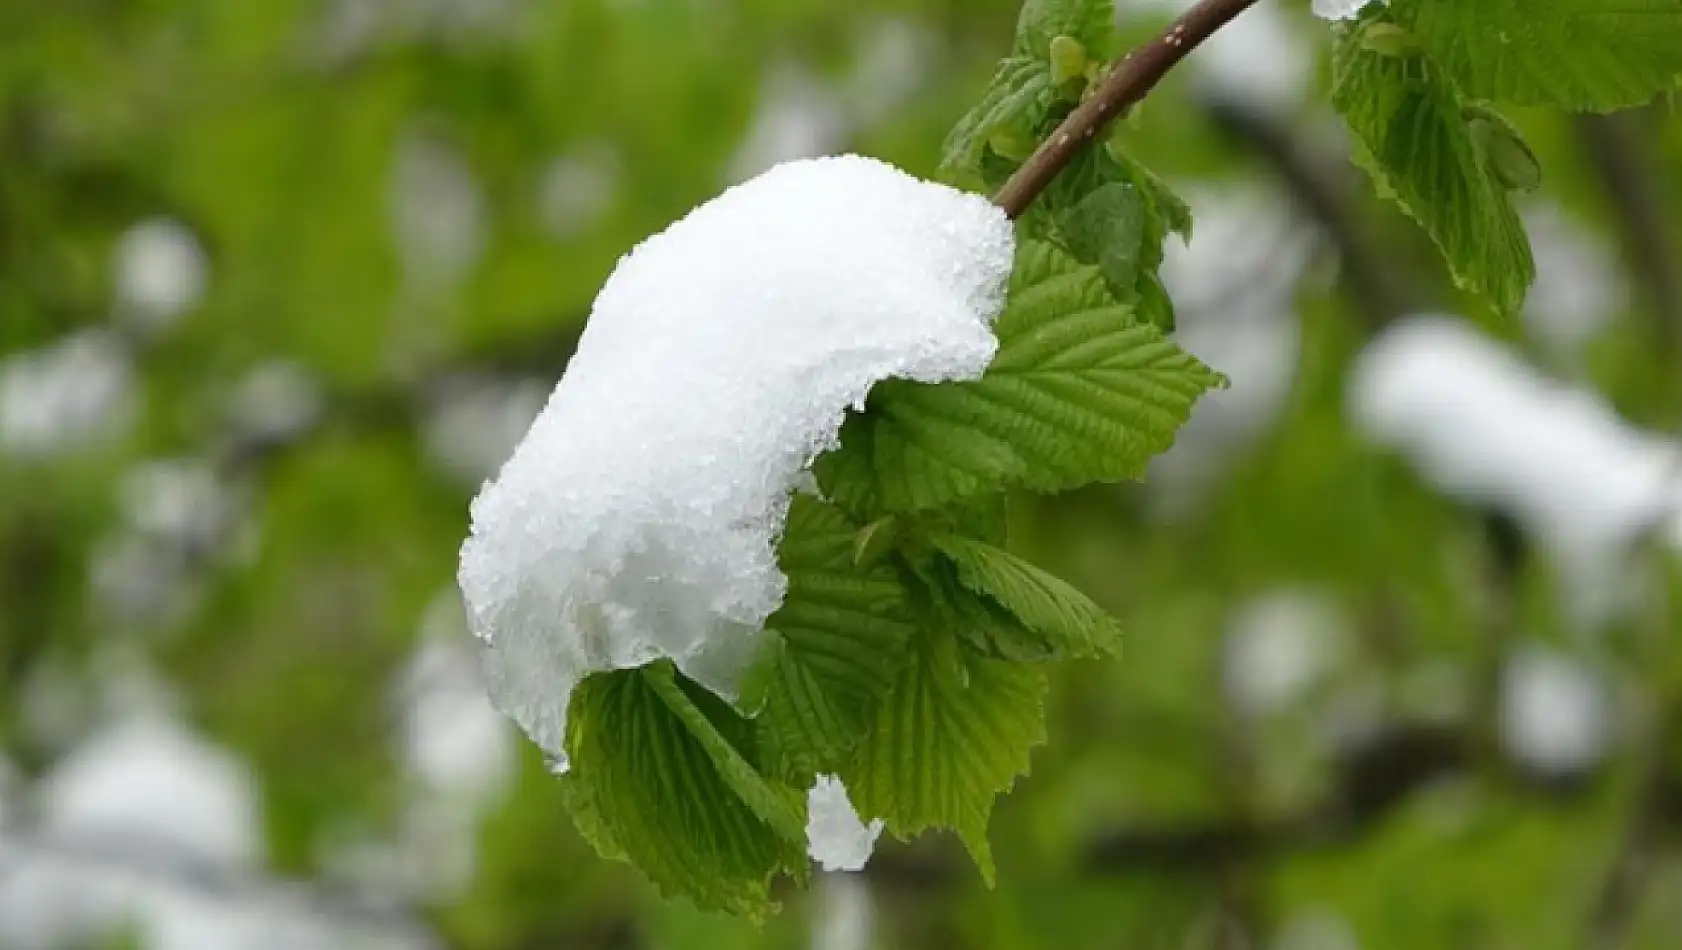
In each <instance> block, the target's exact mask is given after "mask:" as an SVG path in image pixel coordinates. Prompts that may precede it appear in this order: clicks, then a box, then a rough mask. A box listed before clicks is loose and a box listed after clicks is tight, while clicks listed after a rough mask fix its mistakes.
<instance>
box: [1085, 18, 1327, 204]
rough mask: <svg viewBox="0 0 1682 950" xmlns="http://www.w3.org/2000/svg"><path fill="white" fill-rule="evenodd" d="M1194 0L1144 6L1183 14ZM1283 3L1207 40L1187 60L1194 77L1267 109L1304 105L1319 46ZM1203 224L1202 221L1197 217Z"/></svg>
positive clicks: (1208, 87) (1230, 25)
mask: <svg viewBox="0 0 1682 950" xmlns="http://www.w3.org/2000/svg"><path fill="white" fill-rule="evenodd" d="M1195 3H1196V0H1149V2H1148V3H1146V4H1144V5H1143V6H1151V7H1156V8H1159V9H1163V10H1168V11H1171V12H1173V13H1175V14H1179V13H1183V12H1184V11H1185V10H1187V9H1189V8H1190V7H1192V6H1193V5H1194V4H1195ZM1140 7H1141V5H1140V4H1137V3H1134V4H1122V5H1119V6H1118V14H1117V15H1118V17H1131V16H1133V15H1135V13H1136V11H1137V10H1138V9H1140ZM1295 23H1296V21H1295V18H1294V17H1293V16H1292V15H1291V14H1290V13H1289V12H1287V11H1286V10H1285V9H1284V7H1282V6H1281V5H1279V4H1273V3H1264V4H1258V5H1257V6H1254V7H1251V8H1250V9H1248V10H1246V11H1244V12H1243V13H1242V14H1241V15H1239V16H1238V18H1237V19H1235V20H1233V21H1232V22H1231V23H1230V24H1228V25H1227V26H1224V27H1222V28H1221V29H1220V30H1219V31H1217V32H1216V33H1215V35H1214V36H1211V37H1210V38H1209V39H1208V40H1206V41H1204V43H1203V45H1201V46H1199V47H1198V49H1197V55H1196V56H1193V57H1191V58H1189V59H1188V60H1187V61H1186V68H1187V69H1188V71H1189V72H1190V73H1191V75H1192V77H1193V80H1194V81H1195V82H1197V83H1198V84H1199V85H1201V86H1204V87H1207V89H1208V90H1209V91H1211V92H1215V93H1219V94H1221V95H1223V96H1230V97H1233V98H1236V99H1239V100H1241V101H1243V102H1245V103H1248V104H1251V105H1254V106H1259V107H1262V108H1265V109H1276V110H1280V111H1286V110H1290V109H1294V108H1295V107H1297V106H1300V105H1301V104H1302V103H1303V102H1304V100H1305V99H1306V98H1307V95H1308V91H1309V89H1310V87H1311V86H1312V85H1313V82H1314V64H1315V46H1314V45H1313V43H1312V42H1311V37H1309V36H1308V35H1306V34H1305V33H1303V32H1302V31H1301V30H1300V29H1299V27H1298V26H1296V25H1295ZM1198 223H1199V225H1201V224H1202V222H1201V221H1199V222H1198Z"/></svg>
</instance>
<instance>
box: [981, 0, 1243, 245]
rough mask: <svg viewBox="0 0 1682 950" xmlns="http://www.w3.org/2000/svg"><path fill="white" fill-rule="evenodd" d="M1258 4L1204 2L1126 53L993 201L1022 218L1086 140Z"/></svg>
mask: <svg viewBox="0 0 1682 950" xmlns="http://www.w3.org/2000/svg"><path fill="white" fill-rule="evenodd" d="M1256 2H1257V0H1201V2H1199V3H1198V4H1197V5H1196V6H1194V7H1192V8H1191V9H1190V10H1187V11H1186V12H1185V13H1184V14H1183V15H1181V17H1180V18H1179V19H1178V20H1175V21H1174V23H1173V25H1172V26H1170V27H1168V29H1166V30H1164V31H1163V32H1162V35H1160V36H1158V37H1157V38H1156V39H1154V40H1152V41H1150V42H1149V43H1146V44H1145V45H1144V46H1141V47H1139V48H1138V49H1136V50H1134V51H1133V52H1131V53H1128V54H1127V55H1126V56H1124V57H1123V58H1122V59H1121V60H1120V61H1119V62H1117V63H1116V64H1115V66H1114V67H1112V68H1111V69H1110V71H1109V73H1108V74H1107V75H1106V76H1105V77H1104V78H1103V80H1102V81H1100V83H1099V85H1098V88H1097V89H1096V90H1094V91H1093V93H1092V96H1091V97H1090V98H1088V99H1087V100H1086V101H1085V102H1082V103H1081V104H1080V106H1079V107H1077V108H1076V109H1075V111H1073V112H1071V113H1069V117H1068V118H1066V119H1064V120H1063V124H1062V125H1060V126H1058V127H1057V130H1056V131H1055V132H1052V133H1051V137H1050V138H1048V139H1046V140H1045V141H1044V142H1041V143H1040V147H1039V148H1038V149H1036V150H1035V151H1034V154H1033V155H1031V156H1029V157H1028V160H1027V161H1026V162H1024V163H1023V164H1022V167H1021V168H1018V169H1017V170H1016V174H1014V175H1012V176H1010V180H1009V181H1007V182H1005V185H1004V187H1003V188H1000V189H999V193H998V194H996V195H994V196H993V203H994V204H996V205H998V206H999V207H1001V208H1003V209H1004V210H1005V214H1007V215H1009V216H1010V217H1012V218H1019V217H1021V216H1022V213H1023V212H1024V211H1027V210H1028V206H1029V205H1031V204H1033V203H1034V199H1035V198H1037V197H1039V194H1040V192H1042V191H1044V190H1045V187H1046V186H1047V185H1049V184H1051V181H1052V179H1054V178H1056V177H1057V173H1058V172H1061V171H1062V170H1063V169H1064V168H1065V167H1066V166H1067V165H1068V164H1069V162H1071V161H1073V160H1074V157H1075V155H1076V154H1078V153H1079V152H1080V150H1081V148H1082V147H1083V146H1085V145H1086V143H1087V142H1090V141H1092V139H1094V138H1095V137H1097V135H1098V133H1099V132H1102V131H1103V130H1104V127H1105V126H1107V125H1109V124H1110V123H1111V122H1113V121H1115V120H1116V118H1118V117H1119V116H1120V115H1121V114H1122V113H1124V112H1126V111H1127V109H1128V108H1129V107H1130V106H1132V105H1134V104H1135V103H1137V102H1138V101H1139V100H1141V99H1143V98H1145V96H1146V94H1148V93H1149V92H1150V91H1151V90H1152V89H1154V88H1155V87H1156V84H1157V83H1158V82H1160V81H1161V80H1162V77H1163V76H1166V75H1168V71H1169V70H1171V69H1173V68H1174V66H1175V65H1176V64H1178V63H1179V62H1180V60H1182V59H1184V58H1185V57H1186V54H1188V53H1190V52H1191V51H1192V50H1194V49H1196V48H1197V47H1198V45H1199V44H1201V43H1202V42H1203V41H1204V40H1206V39H1208V38H1209V37H1210V36H1213V35H1214V33H1215V31H1216V30H1218V29H1220V28H1221V27H1223V26H1225V25H1227V24H1228V23H1230V22H1231V21H1232V19H1233V18H1234V17H1236V16H1238V14H1240V13H1243V12H1244V11H1245V10H1247V9H1249V8H1250V7H1251V6H1253V5H1255V3H1256Z"/></svg>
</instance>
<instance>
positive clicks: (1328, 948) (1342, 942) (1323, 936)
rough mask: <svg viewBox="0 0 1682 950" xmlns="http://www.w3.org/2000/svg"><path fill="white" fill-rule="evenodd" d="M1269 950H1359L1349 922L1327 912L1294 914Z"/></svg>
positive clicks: (1314, 909) (1286, 921) (1359, 947)
mask: <svg viewBox="0 0 1682 950" xmlns="http://www.w3.org/2000/svg"><path fill="white" fill-rule="evenodd" d="M1268 946H1269V947H1270V948H1271V950H1361V942H1360V941H1359V940H1357V939H1356V938H1355V931H1354V929H1352V928H1351V927H1350V926H1349V921H1347V920H1345V919H1344V918H1343V916H1342V915H1340V914H1338V913H1336V912H1335V911H1331V910H1324V909H1319V908H1311V909H1303V910H1297V911H1294V912H1292V913H1291V915H1290V916H1289V917H1286V918H1285V922H1284V923H1283V924H1281V925H1280V926H1279V932H1278V933H1277V934H1276V935H1275V936H1274V938H1273V942H1272V943H1270V944H1269V945H1268Z"/></svg>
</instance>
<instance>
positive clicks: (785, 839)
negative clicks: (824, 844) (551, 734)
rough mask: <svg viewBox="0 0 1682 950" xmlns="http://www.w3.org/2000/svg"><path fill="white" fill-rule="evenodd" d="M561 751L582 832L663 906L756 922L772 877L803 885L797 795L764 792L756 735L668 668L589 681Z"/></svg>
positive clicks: (777, 789) (801, 805)
mask: <svg viewBox="0 0 1682 950" xmlns="http://www.w3.org/2000/svg"><path fill="white" fill-rule="evenodd" d="M567 747H568V751H569V753H570V755H571V764H572V768H571V771H569V772H568V773H567V774H566V775H565V776H564V777H563V779H562V783H563V786H564V787H565V788H566V793H567V797H568V800H569V804H570V805H571V811H572V815H573V820H574V821H575V822H576V823H577V824H578V826H579V831H580V832H581V833H582V834H583V835H584V837H585V838H586V839H587V840H589V841H590V842H591V843H592V844H594V845H595V846H596V848H597V850H598V851H600V852H601V853H602V855H603V856H604V857H610V858H623V859H628V860H629V861H630V862H631V863H633V864H635V865H636V866H637V867H638V868H640V869H641V870H642V871H643V873H644V874H647V875H648V877H649V878H650V879H651V880H652V881H654V883H655V884H656V885H658V886H659V887H660V889H661V890H662V891H663V892H665V893H667V894H668V895H679V894H681V895H684V896H687V897H689V898H690V899H692V900H693V901H694V902H695V903H696V904H697V905H698V906H700V907H702V908H706V909H716V910H728V911H731V912H734V913H739V914H747V915H750V916H757V915H760V914H763V913H764V911H765V910H766V908H767V907H768V906H769V905H768V902H767V898H766V893H767V888H768V886H769V883H770V880H771V878H772V877H774V876H775V875H776V874H778V873H779V872H785V871H786V872H789V873H791V874H794V875H796V876H803V875H804V874H805V873H806V871H807V866H808V865H807V860H806V852H805V832H804V826H805V799H804V796H803V794H802V793H801V792H799V791H798V790H796V789H794V788H791V787H789V786H786V785H781V784H778V783H774V782H771V781H769V780H767V779H766V778H765V777H764V776H763V775H762V774H761V773H760V772H759V771H758V769H757V768H756V767H755V764H754V762H753V761H752V758H751V757H752V756H753V754H754V731H753V724H752V723H750V722H749V721H748V720H745V719H743V718H742V717H741V716H740V715H739V714H738V713H736V711H735V710H733V709H731V708H730V707H729V706H728V705H726V704H725V703H724V702H723V701H722V700H720V699H719V698H718V697H716V696H714V695H712V694H711V693H709V692H707V691H706V690H704V689H701V688H700V687H697V686H694V685H693V684H691V683H689V682H687V681H686V680H684V679H683V678H682V677H681V676H680V675H679V674H678V673H677V672H676V671H675V670H674V669H673V668H672V666H671V665H670V664H669V663H658V664H654V665H652V666H648V667H644V668H641V669H636V670H616V671H613V672H609V673H597V674H595V675H593V676H591V677H589V678H588V679H586V680H585V681H584V682H583V683H582V684H580V685H579V687H578V689H577V691H575V692H574V693H573V698H572V707H571V713H570V716H569V718H568V721H567Z"/></svg>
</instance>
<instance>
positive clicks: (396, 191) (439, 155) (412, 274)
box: [389, 134, 487, 291]
mask: <svg viewBox="0 0 1682 950" xmlns="http://www.w3.org/2000/svg"><path fill="white" fill-rule="evenodd" d="M389 199H390V208H391V229H392V234H393V237H394V238H395V240H396V242H397V248H398V253H399V256H400V258H401V259H402V261H403V273H404V275H405V277H406V279H407V281H408V283H409V284H410V285H411V286H412V287H416V288H418V289H421V290H424V291H434V290H440V289H443V288H447V287H451V286H454V285H456V284H458V283H460V282H461V281H462V280H463V279H465V278H466V277H467V275H468V274H469V273H471V272H472V270H473V267H474V265H475V264H477V263H478V262H479V258H480V256H481V255H482V254H483V253H484V248H485V232H486V227H487V226H486V223H485V207H484V205H485V199H484V195H483V194H481V192H480V189H479V181H478V179H476V178H475V177H473V171H472V170H471V169H470V168H468V167H467V160H466V158H464V157H463V156H462V154H461V152H460V150H459V149H457V148H456V147H455V146H453V145H451V144H450V143H448V142H445V141H444V140H442V139H439V138H436V137H434V136H430V135H424V134H410V135H408V136H406V137H405V138H404V139H403V140H402V142H401V143H400V144H399V145H398V148H397V155H396V158H395V161H394V163H393V166H392V172H391V182H390V195H389Z"/></svg>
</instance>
